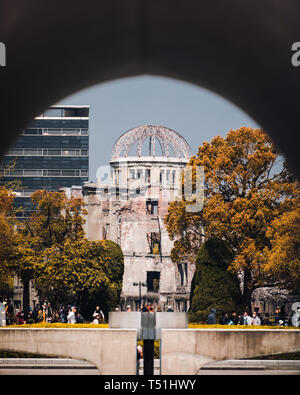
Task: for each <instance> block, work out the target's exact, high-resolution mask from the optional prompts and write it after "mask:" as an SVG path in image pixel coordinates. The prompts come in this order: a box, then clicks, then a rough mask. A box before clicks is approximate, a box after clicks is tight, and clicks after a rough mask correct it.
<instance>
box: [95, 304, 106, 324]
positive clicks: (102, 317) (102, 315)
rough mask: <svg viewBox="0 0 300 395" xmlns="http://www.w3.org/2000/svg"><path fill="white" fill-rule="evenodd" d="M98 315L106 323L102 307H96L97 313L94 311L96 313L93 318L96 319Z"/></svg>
mask: <svg viewBox="0 0 300 395" xmlns="http://www.w3.org/2000/svg"><path fill="white" fill-rule="evenodd" d="M98 314H99V315H100V317H101V319H102V321H103V322H104V313H103V311H102V310H101V309H100V306H96V309H95V311H94V313H93V318H95V317H96V315H98Z"/></svg>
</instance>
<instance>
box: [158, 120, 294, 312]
mask: <svg viewBox="0 0 300 395" xmlns="http://www.w3.org/2000/svg"><path fill="white" fill-rule="evenodd" d="M189 166H192V168H193V180H192V182H194V183H195V182H196V181H195V180H196V178H195V176H194V174H195V173H196V168H197V166H202V167H203V168H204V173H205V201H204V208H203V209H202V210H201V211H200V212H197V213H190V212H187V210H186V207H187V205H189V204H191V203H190V202H188V201H186V200H185V197H184V194H183V199H182V200H181V201H174V202H172V203H171V204H170V207H169V212H168V215H167V216H166V218H165V223H166V226H167V229H168V232H169V235H170V237H171V239H173V240H174V241H175V243H174V249H173V251H172V256H173V257H174V258H175V259H177V260H179V259H181V258H183V256H184V255H185V254H187V255H188V256H189V257H190V259H191V260H192V261H193V260H194V261H195V257H196V255H197V252H198V250H199V247H200V245H201V243H202V241H203V235H204V236H205V239H206V240H207V239H209V238H218V239H221V240H224V241H226V243H227V245H228V246H229V247H230V248H231V249H232V251H233V252H234V259H233V261H232V263H231V264H230V266H229V270H231V271H232V272H234V273H236V274H239V275H241V277H242V283H243V295H244V298H245V301H246V304H247V305H248V306H250V302H251V294H252V291H253V290H254V289H255V288H256V287H259V286H263V285H266V284H268V285H269V283H270V282H271V283H273V282H274V281H275V279H274V277H272V276H271V273H272V270H271V267H269V268H268V269H270V270H267V265H266V255H267V251H269V250H270V249H271V247H272V241H271V238H270V237H272V238H273V240H275V239H274V238H275V237H276V236H275V235H273V236H271V230H268V229H269V227H270V226H271V224H272V222H273V221H274V220H276V219H277V218H279V217H281V216H282V215H283V214H284V213H286V212H289V211H290V210H296V211H298V210H299V209H297V208H296V202H297V201H299V184H298V183H297V181H296V180H295V179H294V178H293V176H292V174H291V172H290V171H289V169H288V168H287V166H286V163H285V161H283V160H282V158H281V156H280V155H279V153H278V152H277V151H276V149H275V147H274V145H273V143H272V141H271V140H270V138H269V137H268V136H267V135H266V134H265V133H264V132H263V131H262V130H260V129H252V128H246V127H243V128H240V129H237V130H230V131H229V133H228V134H227V136H226V137H225V138H222V137H220V136H217V137H215V138H213V139H212V141H211V142H210V143H209V142H204V143H203V144H202V145H201V146H199V149H198V153H197V155H195V156H193V157H192V158H191V159H190V162H189ZM273 226H275V227H276V222H275V223H273ZM273 229H275V228H273ZM290 236H291V237H295V235H294V236H293V235H292V234H291V235H290ZM278 237H279V236H278ZM293 246H294V247H296V246H295V244H293ZM284 248H285V247H284ZM269 263H270V261H269ZM273 263H274V264H275V260H273ZM269 266H270V264H269ZM295 269H296V267H295ZM292 270H294V269H292ZM281 274H283V273H281ZM290 278H291V277H290ZM282 285H283V282H282Z"/></svg>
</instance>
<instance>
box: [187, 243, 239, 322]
mask: <svg viewBox="0 0 300 395" xmlns="http://www.w3.org/2000/svg"><path fill="white" fill-rule="evenodd" d="M232 261H233V253H232V251H231V250H230V249H229V248H228V247H227V245H226V243H225V242H224V241H222V240H218V239H210V240H207V241H206V242H205V243H203V244H202V246H201V248H200V250H199V253H198V255H197V259H196V271H195V275H194V277H193V281H192V287H191V298H190V301H191V307H190V310H189V320H190V321H192V322H205V321H206V318H207V316H208V314H209V313H210V309H211V308H214V309H216V311H217V315H218V318H219V316H220V313H221V312H222V311H224V312H227V313H230V312H231V311H233V310H235V311H239V310H240V309H241V308H242V307H243V304H242V294H241V290H240V286H239V281H238V280H237V278H236V276H234V275H233V274H232V273H230V272H229V271H228V267H229V265H230V264H231V263H232Z"/></svg>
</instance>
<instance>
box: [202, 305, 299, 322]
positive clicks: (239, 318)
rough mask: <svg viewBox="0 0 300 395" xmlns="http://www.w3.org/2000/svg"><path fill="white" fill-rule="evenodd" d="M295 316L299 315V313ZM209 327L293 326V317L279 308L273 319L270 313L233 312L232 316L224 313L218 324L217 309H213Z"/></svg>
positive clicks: (209, 318) (257, 311)
mask: <svg viewBox="0 0 300 395" xmlns="http://www.w3.org/2000/svg"><path fill="white" fill-rule="evenodd" d="M294 314H298V313H297V312H296V313H294ZM206 324H208V325H217V324H219V325H258V326H259V325H263V326H293V323H292V316H291V317H288V315H287V314H286V313H285V311H284V309H282V308H280V307H279V306H277V307H276V308H275V310H274V315H273V318H271V317H270V314H269V313H267V312H266V313H265V314H261V313H260V312H259V310H258V309H256V310H255V311H254V312H253V313H252V314H251V312H249V311H248V310H245V311H243V313H237V312H236V311H232V312H231V313H230V314H228V313H226V312H224V311H223V312H222V314H221V317H220V319H219V322H217V314H216V310H215V309H213V308H212V309H211V311H210V314H209V315H208V317H207V321H206Z"/></svg>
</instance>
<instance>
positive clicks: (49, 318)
mask: <svg viewBox="0 0 300 395" xmlns="http://www.w3.org/2000/svg"><path fill="white" fill-rule="evenodd" d="M45 313H46V322H47V323H48V324H50V322H51V321H52V307H51V304H50V302H48V303H47V306H46V309H45Z"/></svg>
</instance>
